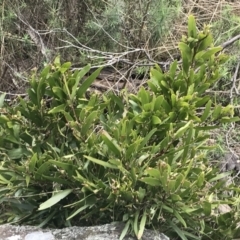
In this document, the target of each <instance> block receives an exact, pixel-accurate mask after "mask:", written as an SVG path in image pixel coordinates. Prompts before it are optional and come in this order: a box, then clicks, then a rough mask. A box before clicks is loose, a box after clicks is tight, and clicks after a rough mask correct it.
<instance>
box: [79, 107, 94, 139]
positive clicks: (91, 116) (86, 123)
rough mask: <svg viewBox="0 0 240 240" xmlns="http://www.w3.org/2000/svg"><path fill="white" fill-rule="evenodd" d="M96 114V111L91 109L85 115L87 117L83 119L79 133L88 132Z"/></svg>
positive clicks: (84, 133)
mask: <svg viewBox="0 0 240 240" xmlns="http://www.w3.org/2000/svg"><path fill="white" fill-rule="evenodd" d="M97 116H98V111H93V112H91V113H90V114H89V115H88V116H87V118H86V120H85V121H84V124H83V126H82V129H81V133H82V135H83V136H85V135H86V133H87V132H88V130H89V128H90V126H91V125H92V124H93V122H94V121H95V120H96V118H97Z"/></svg>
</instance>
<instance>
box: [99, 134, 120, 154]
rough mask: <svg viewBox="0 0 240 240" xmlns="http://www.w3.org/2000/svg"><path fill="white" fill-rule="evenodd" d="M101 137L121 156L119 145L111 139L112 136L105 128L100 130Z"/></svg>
mask: <svg viewBox="0 0 240 240" xmlns="http://www.w3.org/2000/svg"><path fill="white" fill-rule="evenodd" d="M102 139H103V141H104V143H105V144H106V145H107V147H108V148H109V149H110V150H111V151H112V152H113V153H115V154H116V155H117V156H118V157H121V148H120V146H119V145H118V144H117V143H116V142H115V141H113V138H112V137H111V136H110V135H109V134H108V133H107V132H106V131H105V130H103V131H102Z"/></svg>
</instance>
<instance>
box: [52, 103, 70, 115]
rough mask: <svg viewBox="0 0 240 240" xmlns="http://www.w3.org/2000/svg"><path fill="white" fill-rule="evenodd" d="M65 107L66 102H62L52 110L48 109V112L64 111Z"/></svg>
mask: <svg viewBox="0 0 240 240" xmlns="http://www.w3.org/2000/svg"><path fill="white" fill-rule="evenodd" d="M65 107H66V104H61V105H59V106H57V107H54V108H53V109H51V110H50V111H48V114H54V113H59V112H63V111H64V110H65Z"/></svg>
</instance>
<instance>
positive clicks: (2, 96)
mask: <svg viewBox="0 0 240 240" xmlns="http://www.w3.org/2000/svg"><path fill="white" fill-rule="evenodd" d="M5 96H6V93H3V94H1V95H0V108H2V107H3V105H4V99H5Z"/></svg>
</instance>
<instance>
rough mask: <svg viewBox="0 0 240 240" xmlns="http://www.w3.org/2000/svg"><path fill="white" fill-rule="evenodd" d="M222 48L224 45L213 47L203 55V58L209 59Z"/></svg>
mask: <svg viewBox="0 0 240 240" xmlns="http://www.w3.org/2000/svg"><path fill="white" fill-rule="evenodd" d="M221 50H222V47H213V48H210V49H208V50H207V51H206V52H205V53H204V54H203V55H202V56H201V58H202V59H203V60H204V61H206V60H207V59H209V58H210V57H211V56H212V55H214V54H215V53H217V52H220V51H221Z"/></svg>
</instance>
